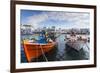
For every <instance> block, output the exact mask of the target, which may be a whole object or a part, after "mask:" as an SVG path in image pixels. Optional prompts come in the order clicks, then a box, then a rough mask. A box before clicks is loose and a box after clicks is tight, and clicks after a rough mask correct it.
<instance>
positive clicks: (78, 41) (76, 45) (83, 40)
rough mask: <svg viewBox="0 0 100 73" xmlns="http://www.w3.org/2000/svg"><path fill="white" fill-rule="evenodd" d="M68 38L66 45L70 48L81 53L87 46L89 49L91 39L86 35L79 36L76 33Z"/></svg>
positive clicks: (67, 36)
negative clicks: (88, 43)
mask: <svg viewBox="0 0 100 73" xmlns="http://www.w3.org/2000/svg"><path fill="white" fill-rule="evenodd" d="M65 37H66V44H67V45H68V46H70V47H71V48H73V49H75V50H77V51H79V50H80V49H82V48H83V49H84V46H86V47H87V48H88V49H89V47H88V45H87V42H89V37H88V36H86V35H82V34H81V35H77V34H75V33H74V32H72V33H71V34H68V35H66V36H65Z"/></svg>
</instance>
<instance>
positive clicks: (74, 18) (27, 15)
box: [20, 10, 90, 29]
mask: <svg viewBox="0 0 100 73" xmlns="http://www.w3.org/2000/svg"><path fill="white" fill-rule="evenodd" d="M20 18H21V24H22V25H25V24H27V25H32V26H33V28H43V27H47V28H50V27H52V26H55V27H56V29H59V28H62V29H69V28H89V25H90V14H89V13H86V12H67V11H39V10H21V17H20Z"/></svg>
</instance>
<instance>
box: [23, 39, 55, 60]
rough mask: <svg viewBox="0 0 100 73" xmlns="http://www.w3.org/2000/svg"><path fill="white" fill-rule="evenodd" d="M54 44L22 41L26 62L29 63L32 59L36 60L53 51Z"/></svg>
mask: <svg viewBox="0 0 100 73" xmlns="http://www.w3.org/2000/svg"><path fill="white" fill-rule="evenodd" d="M55 44H56V43H55V42H49V43H35V42H30V41H28V40H24V41H23V47H24V52H25V55H26V58H27V60H28V62H31V60H32V59H34V58H38V57H39V56H41V55H42V54H45V53H47V52H49V51H50V50H52V49H53V47H54V46H55Z"/></svg>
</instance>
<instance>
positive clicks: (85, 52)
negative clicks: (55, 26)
mask: <svg viewBox="0 0 100 73" xmlns="http://www.w3.org/2000/svg"><path fill="white" fill-rule="evenodd" d="M32 37H35V38H38V37H37V36H33V35H22V37H21V39H26V38H27V39H31V38H32ZM64 39H65V34H62V35H60V36H59V37H58V38H56V42H57V43H58V44H57V46H56V47H55V48H54V49H53V50H52V51H50V52H49V53H48V54H45V56H46V57H47V59H48V61H64V60H66V61H67V60H87V59H89V49H87V48H86V47H85V46H84V47H85V48H83V49H81V50H80V51H76V50H75V49H73V48H71V47H69V46H68V45H67V44H66V41H65V40H64ZM86 44H87V45H88V46H89V43H86ZM69 49H70V50H69ZM36 61H37V62H42V61H46V60H45V58H44V57H43V56H40V57H39V58H38V60H36ZM36 61H35V60H34V59H33V62H36ZM21 62H27V60H26V57H25V53H24V51H23V46H22V45H21Z"/></svg>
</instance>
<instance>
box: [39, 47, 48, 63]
mask: <svg viewBox="0 0 100 73" xmlns="http://www.w3.org/2000/svg"><path fill="white" fill-rule="evenodd" d="M40 48H41V51H42V54H43V57H44V58H45V60H46V61H47V62H48V59H47V57H46V55H45V53H44V51H43V49H42V46H41V45H40Z"/></svg>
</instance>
